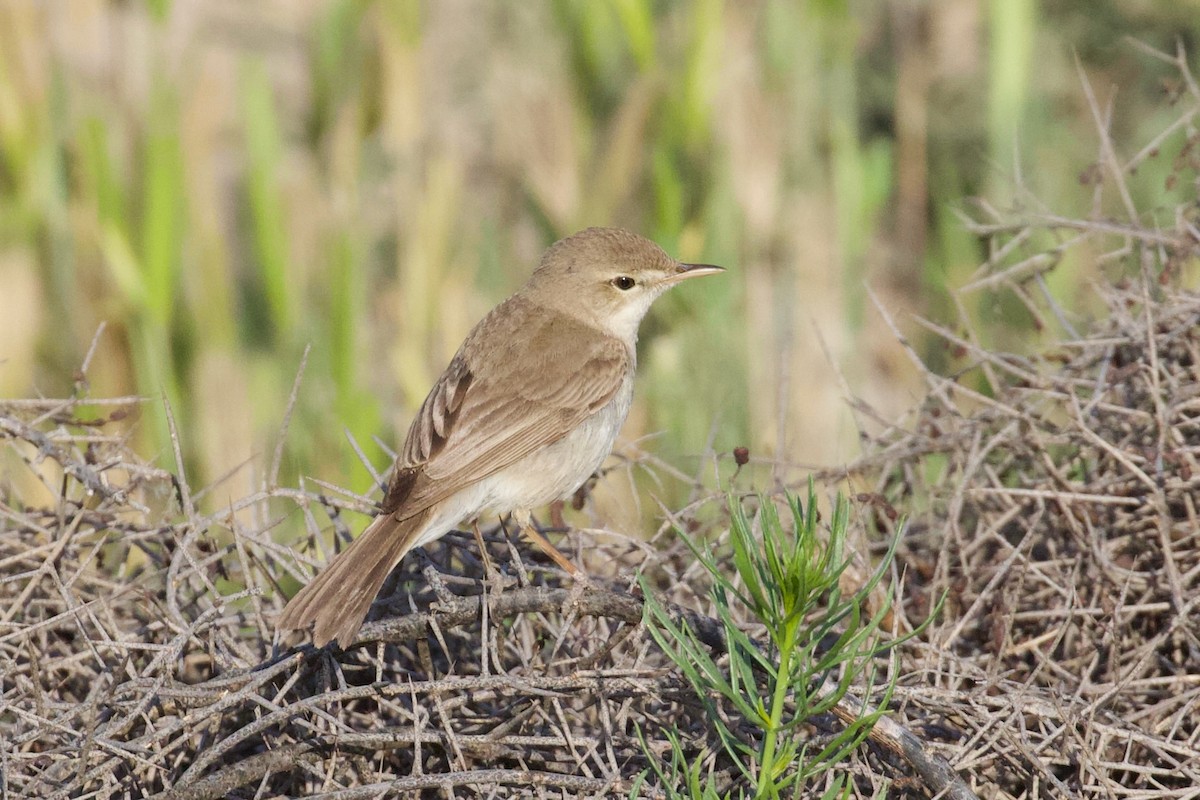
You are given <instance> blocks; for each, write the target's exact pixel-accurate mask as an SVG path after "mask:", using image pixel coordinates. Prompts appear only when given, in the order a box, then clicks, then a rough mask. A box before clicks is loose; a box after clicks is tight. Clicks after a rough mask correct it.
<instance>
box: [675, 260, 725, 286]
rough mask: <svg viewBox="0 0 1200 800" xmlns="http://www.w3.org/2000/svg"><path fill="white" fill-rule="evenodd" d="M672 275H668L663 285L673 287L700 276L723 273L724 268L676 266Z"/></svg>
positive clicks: (700, 265) (703, 265)
mask: <svg viewBox="0 0 1200 800" xmlns="http://www.w3.org/2000/svg"><path fill="white" fill-rule="evenodd" d="M675 269H676V272H675V274H674V275H668V276H667V277H666V278H665V279H664V280H663V283H666V284H669V285H674V284H676V283H679V282H680V281H684V280H687V279H688V278H699V277H700V276H702V275H716V274H717V273H718V272H724V271H725V268H724V267H718V266H714V265H712V264H678V265H676V267H675Z"/></svg>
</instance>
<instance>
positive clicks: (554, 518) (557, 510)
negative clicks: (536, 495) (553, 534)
mask: <svg viewBox="0 0 1200 800" xmlns="http://www.w3.org/2000/svg"><path fill="white" fill-rule="evenodd" d="M565 505H566V503H564V502H563V501H562V500H555V501H554V502H553V503H551V504H550V525H551V526H552V527H555V528H561V529H563V530H566V528H567V520H566V519H565V518H563V506H565Z"/></svg>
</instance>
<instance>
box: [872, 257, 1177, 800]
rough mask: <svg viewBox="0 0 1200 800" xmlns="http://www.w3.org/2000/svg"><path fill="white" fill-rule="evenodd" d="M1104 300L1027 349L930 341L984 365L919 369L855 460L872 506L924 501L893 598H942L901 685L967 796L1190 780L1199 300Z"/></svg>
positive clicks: (1144, 791)
mask: <svg viewBox="0 0 1200 800" xmlns="http://www.w3.org/2000/svg"><path fill="white" fill-rule="evenodd" d="M1100 291H1101V292H1102V293H1103V295H1104V300H1105V304H1106V306H1107V308H1108V311H1109V315H1108V317H1107V319H1106V320H1104V321H1103V322H1102V323H1100V324H1099V325H1097V326H1096V327H1095V328H1094V329H1093V330H1092V332H1091V333H1090V334H1089V335H1087V336H1085V337H1082V338H1079V339H1078V340H1076V341H1070V342H1066V343H1063V344H1061V345H1058V346H1055V347H1053V348H1051V349H1050V350H1049V351H1047V352H1045V353H1043V354H1042V355H1041V356H1039V357H1036V358H1017V357H1014V356H1006V355H997V354H994V353H989V352H986V351H984V350H981V349H979V348H977V347H974V346H973V345H972V344H971V342H970V340H969V338H965V337H964V338H957V337H954V336H952V335H951V334H949V333H947V332H943V333H945V335H946V337H947V339H948V346H952V347H958V348H961V349H962V351H964V352H968V353H969V355H970V358H971V360H972V361H973V363H974V364H975V365H977V367H976V368H975V369H973V370H971V371H969V373H967V374H964V375H960V376H958V377H957V378H955V379H948V378H943V377H939V376H936V375H933V374H932V373H927V377H928V388H929V392H928V396H927V397H926V399H925V401H924V403H923V404H922V406H921V408H920V411H919V413H918V414H917V415H916V418H915V421H914V424H913V426H911V427H910V428H907V429H898V428H897V429H892V430H891V431H889V432H888V433H887V434H885V435H884V436H883V437H881V439H880V440H879V441H877V442H875V447H876V453H875V454H873V455H872V456H871V457H870V458H869V459H867V460H866V461H865V462H864V463H863V464H861V465H859V466H860V467H862V468H863V474H871V475H875V476H877V477H876V480H878V481H879V484H878V486H877V487H876V488H877V489H878V494H876V495H874V496H873V497H870V498H867V499H868V501H872V500H873V501H874V502H875V503H876V504H877V505H881V506H883V507H888V508H890V507H891V506H896V507H900V508H903V509H910V508H920V509H922V511H920V512H919V513H917V515H916V516H915V517H913V518H912V520H911V525H910V527H909V529H908V530H907V532H906V533H905V535H904V538H903V541H902V544H901V549H900V553H899V555H898V566H899V568H900V569H902V570H903V590H902V598H903V604H902V608H903V609H904V610H905V611H906V612H907V613H908V614H910V615H912V616H913V618H917V619H919V618H921V617H922V616H923V614H924V613H925V610H926V609H928V608H929V607H930V604H931V603H932V602H933V601H934V600H935V599H936V598H937V597H943V596H944V597H945V598H946V606H945V610H944V613H943V614H942V616H941V617H940V619H939V620H938V621H937V622H936V623H935V624H934V625H933V626H932V627H931V628H930V629H929V630H928V631H927V635H926V637H925V641H926V643H927V647H928V649H927V650H925V652H924V654H923V655H922V656H921V657H918V658H915V659H913V660H912V661H911V662H908V665H909V666H910V668H911V669H912V670H913V672H912V673H910V674H909V675H908V676H907V677H906V678H905V679H904V680H903V689H902V690H901V692H900V695H901V696H902V697H903V698H904V700H905V703H906V709H907V710H908V711H909V712H910V713H914V714H915V715H916V716H919V717H921V718H923V719H925V720H927V721H928V722H929V724H930V725H932V726H934V728H938V727H941V728H943V729H944V730H945V731H946V732H947V733H948V734H950V735H949V736H947V737H946V739H945V740H946V741H947V742H953V743H954V751H955V755H954V757H953V759H952V760H953V762H954V764H955V766H956V767H957V768H958V769H959V770H960V771H961V772H962V773H963V774H964V775H971V776H973V777H974V785H975V788H976V790H977V791H978V793H979V795H980V796H981V797H1055V798H1060V797H1086V798H1091V797H1096V798H1101V797H1106V798H1126V797H1129V798H1132V797H1140V798H1151V797H1153V798H1168V797H1196V796H1197V791H1198V790H1200V789H1198V787H1200V539H1198V537H1200V520H1198V518H1197V496H1198V495H1197V489H1198V488H1200V461H1198V459H1200V297H1197V295H1196V294H1193V293H1189V292H1182V291H1179V290H1173V289H1164V288H1162V287H1160V286H1158V285H1157V284H1153V285H1152V284H1150V283H1149V282H1147V281H1141V282H1135V283H1130V284H1127V285H1125V284H1123V285H1120V286H1115V287H1105V288H1102V289H1100ZM982 387H987V388H986V389H984V388H982ZM917 709H919V711H917ZM931 730H932V729H931Z"/></svg>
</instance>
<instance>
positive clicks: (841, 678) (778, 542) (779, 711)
mask: <svg viewBox="0 0 1200 800" xmlns="http://www.w3.org/2000/svg"><path fill="white" fill-rule="evenodd" d="M786 501H787V505H788V508H789V509H790V511H791V515H792V524H791V525H790V526H785V525H784V524H783V522H782V521H781V520H780V518H779V514H778V512H777V510H776V507H775V504H774V502H773V501H772V500H771V498H769V497H765V496H760V497H759V512H758V515H757V520H758V526H759V527H760V528H761V530H762V537H761V540H760V539H759V538H758V537H756V536H755V531H754V525H753V524H752V520H751V519H750V517H748V516H747V513H746V510H745V508H744V506H743V504H742V500H741V499H739V498H737V497H734V496H733V495H732V494H731V495H730V496H729V499H728V506H729V511H730V518H731V525H730V531H729V539H730V546H731V548H732V564H733V566H734V568H735V570H736V575H728V574H727V568H726V567H725V566H724V565H723V564H722V563H718V560H717V559H716V557H715V556H714V554H713V552H712V550H711V549H709V548H701V547H700V546H699V545H697V544H696V542H694V541H693V540H692V539H691V538H690V537H688V536H687V534H686V533H684V532H682V531H679V536H680V537H681V538H682V539H683V540H684V542H685V543H686V544H687V546H688V547H689V548H690V549H691V551H692V552H693V553H694V554H695V556H696V557H697V558H698V559H699V560H700V562H701V563H702V564H703V565H704V567H705V569H706V570H707V571H708V573H709V575H710V576H711V578H712V581H713V586H712V590H711V596H712V599H713V602H714V605H715V606H716V609H717V616H718V617H719V619H720V621H721V624H722V627H723V631H724V638H725V643H726V652H727V653H728V661H727V663H725V664H721V663H718V661H717V659H716V658H714V656H713V655H712V654H711V653H710V651H709V648H708V647H707V646H706V645H705V644H703V643H702V642H701V641H700V640H699V638H697V636H696V634H695V632H693V630H692V629H691V628H690V627H689V626H688V624H687V623H686V622H685V621H683V620H680V619H678V618H677V616H673V615H672V614H671V612H670V611H669V610H668V609H667V608H666V607H665V606H664V605H663V603H662V602H660V601H659V600H658V599H656V598H655V596H654V593H653V591H652V587H651V586H650V584H649V582H648V581H647V580H646V578H645V576H643V577H642V578H641V583H642V590H643V592H644V595H645V597H646V603H645V612H644V617H643V619H644V621H645V624H646V626H647V628H648V630H649V631H650V634H651V636H653V637H654V640H655V641H656V642H657V643H658V645H659V647H661V648H662V650H663V652H664V653H666V654H667V656H668V657H669V658H670V659H671V660H672V661H673V662H674V663H675V664H676V665H677V666H678V667H679V669H680V671H681V672H682V674H683V675H684V677H685V678H686V679H687V681H688V683H689V684H690V685H691V687H692V689H693V690H694V691H695V693H696V696H697V697H698V698H699V700H700V703H701V705H702V707H703V709H704V713H705V716H706V717H707V721H708V723H709V724H710V725H711V727H712V730H713V731H714V732H715V733H716V735H717V738H718V739H719V741H720V745H721V747H722V749H723V750H724V751H725V753H726V754H727V755H728V756H729V758H730V759H731V760H732V762H733V763H734V764H735V765H736V766H737V769H738V771H739V772H740V773H741V775H742V776H743V777H744V778H745V780H746V782H747V783H748V784H749V786H750V787H753V788H752V789H751V790H749V791H747V790H746V789H745V788H742V789H740V790H739V791H738V793H737V795H736V796H738V797H754V798H778V797H783V796H792V797H794V796H798V795H799V793H800V792H801V791H802V790H803V789H804V787H805V785H806V784H807V783H808V782H809V781H810V780H812V779H814V778H816V777H818V776H820V775H822V774H824V773H826V772H827V771H829V770H830V769H831V768H832V767H834V766H835V765H837V764H838V763H839V762H841V761H842V760H844V759H845V758H846V757H847V756H848V755H849V754H850V753H851V752H852V751H853V750H854V749H855V748H856V747H857V746H858V745H859V744H860V743H861V742H862V740H863V739H864V738H866V736H867V735H868V734H869V733H870V730H871V728H872V726H873V725H874V724H875V721H876V720H877V719H878V718H879V717H880V715H881V714H882V713H883V709H885V708H887V705H888V702H889V701H890V699H891V695H892V691H893V689H894V688H895V680H896V677H895V676H896V674H897V670H896V669H892V670H891V671H890V676H891V677H889V678H888V680H887V681H886V682H885V683H884V685H883V687H882V689H883V691H882V697H881V698H879V702H878V705H877V706H876V707H875V708H874V709H872V708H870V707H868V706H867V705H866V698H867V697H870V696H871V694H872V692H873V690H874V689H875V688H876V657H877V656H879V655H881V654H885V653H889V652H890V653H891V654H892V659H893V660H894V659H895V658H896V656H895V650H894V648H895V647H896V645H897V644H899V643H901V642H902V641H904V640H905V639H907V638H909V637H911V636H914V635H916V634H917V633H919V632H920V630H921V629H923V627H924V625H922V626H920V627H919V628H918V629H917V630H916V631H914V632H912V633H909V634H907V635H906V636H904V637H901V638H900V639H898V640H897V639H883V638H882V637H881V636H880V625H881V623H882V621H883V620H884V618H885V617H886V615H887V612H888V610H889V609H890V608H891V595H890V593H889V594H888V595H887V596H886V598H885V599H884V602H883V603H881V604H880V607H879V609H878V610H877V611H876V612H875V613H874V615H873V616H871V617H870V618H869V619H864V618H863V612H862V608H863V606H864V603H866V602H867V600H868V598H869V596H870V595H871V593H872V592H873V590H874V589H875V587H876V586H877V585H878V584H879V581H880V580H881V579H882V577H883V575H884V573H885V571H886V570H887V568H888V566H889V565H890V563H891V560H892V557H893V555H894V554H895V547H896V542H897V541H898V539H899V535H900V534H899V532H898V533H897V535H896V537H895V538H893V540H892V542H891V545H890V547H889V548H888V551H887V553H886V554H885V555H884V557H883V559H882V561H881V563H880V565H879V568H878V569H877V570H875V572H874V573H873V574H872V575H871V577H870V579H869V580H868V581H866V582H865V583H863V584H862V585H861V586H859V588H858V589H857V590H855V591H854V592H853V593H850V594H845V595H844V594H843V593H842V590H841V588H840V587H839V579H840V578H841V576H842V573H843V572H844V571H845V570H846V567H847V566H848V565H849V563H850V558H849V557H847V556H846V555H845V541H846V526H847V522H848V519H849V504H848V503H847V501H846V500H845V499H844V498H843V497H842V496H840V495H839V496H838V498H837V500H836V502H835V503H834V509H833V518H832V520H831V522H830V525H829V529H828V535H827V536H822V535H821V534H820V531H819V528H818V524H819V515H818V511H817V503H816V489H815V487H814V485H813V483H812V481H811V480H810V481H809V486H808V500H807V502H806V503H803V504H802V503H801V502H800V501H799V500H798V499H797V498H795V497H794V496H792V495H790V494H789V495H787V496H786ZM902 529H903V528H902V526H901V530H902ZM734 603H738V604H740V605H741V606H742V607H743V608H744V609H745V610H746V611H748V612H749V616H750V617H751V618H752V619H754V620H756V621H757V622H758V623H759V624H761V625H762V626H763V628H764V629H765V641H763V642H758V641H755V640H754V639H752V638H751V637H750V636H749V635H748V634H747V633H746V632H745V631H743V630H742V628H740V627H739V626H738V625H737V624H736V623H735V622H734ZM935 613H936V611H935ZM860 678H863V679H864V681H863V684H862V685H861V686H860V689H861V691H862V695H861V697H862V698H863V699H862V700H860V701H858V702H859V703H860V704H861V712H862V713H861V715H860V716H858V718H857V719H856V720H855V721H854V722H853V723H851V724H849V725H847V726H846V727H845V728H844V729H843V730H841V731H840V732H838V733H836V734H835V735H832V736H831V737H829V738H822V739H819V740H817V739H811V738H810V737H808V736H807V735H806V734H805V732H804V731H803V730H802V726H803V725H804V724H805V722H806V721H808V720H811V719H812V718H814V717H816V716H818V715H821V714H825V713H827V712H830V711H831V710H832V709H833V708H834V707H835V706H836V705H838V704H839V703H842V702H843V701H846V700H847V696H848V694H849V692H850V689H851V687H852V686H855V685H856V684H857V683H858V681H859V679H860ZM849 702H855V701H854V700H853V699H852V698H851V699H850V700H849ZM730 712H735V713H730ZM741 723H744V724H741ZM747 726H748V727H749V729H751V730H752V734H751V735H747V733H746V730H747ZM735 728H736V730H735ZM668 737H669V741H670V744H671V753H670V760H669V762H668V763H663V762H662V761H661V760H660V759H659V758H658V757H656V756H654V755H653V754H651V753H650V752H649V751H648V750H646V753H647V756H648V758H649V760H650V769H651V771H653V773H654V775H655V777H656V778H657V780H658V782H659V784H660V785H661V787H662V788H663V790H664V791H665V792H666V795H667V797H669V798H672V800H674V798H685V797H686V798H719V797H729V796H730V795H729V794H728V793H726V794H721V793H719V792H718V790H717V788H716V786H715V783H714V776H711V775H710V776H707V777H702V776H701V771H702V770H701V760H702V759H703V755H704V754H701V756H700V757H698V758H697V759H695V760H694V761H693V762H691V763H689V761H688V758H687V756H686V754H685V752H684V748H683V743H682V742H681V739H680V737H679V736H678V734H673V735H672V734H668ZM643 749H644V750H645V747H644V746H643ZM647 777H648V773H643V776H642V778H643V780H642V781H639V786H640V785H641V784H642V783H644V780H645V779H646V778H647ZM849 788H850V787H849V785H848V784H847V783H846V781H845V776H841V775H839V776H836V777H833V778H832V780H830V782H829V785H828V788H827V790H826V791H825V793H824V794H823V795H822V797H825V798H833V797H839V796H846V795H847V794H848V792H849Z"/></svg>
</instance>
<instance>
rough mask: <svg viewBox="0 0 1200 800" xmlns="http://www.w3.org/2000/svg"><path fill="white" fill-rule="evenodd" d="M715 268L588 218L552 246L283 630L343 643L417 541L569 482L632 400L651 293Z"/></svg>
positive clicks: (427, 408)
mask: <svg viewBox="0 0 1200 800" xmlns="http://www.w3.org/2000/svg"><path fill="white" fill-rule="evenodd" d="M717 270H718V268H716V267H707V266H703V265H687V264H680V263H679V262H677V261H675V260H673V259H671V258H670V257H669V256H667V254H666V253H664V252H663V251H662V250H661V249H660V248H659V247H658V246H657V245H655V244H654V243H653V242H650V241H648V240H646V239H643V238H641V237H640V236H635V235H634V234H631V233H627V232H625V231H618V230H615V229H606V228H589V229H588V230H586V231H583V232H582V233H579V234H576V235H575V236H572V237H569V238H567V239H564V240H562V241H560V242H558V243H556V244H555V245H554V246H553V247H551V248H550V249H549V250H548V251H547V252H546V255H545V256H544V257H543V259H542V263H541V265H540V266H539V267H538V269H537V270H536V271H535V272H534V274H533V275H532V276H531V277H530V279H529V282H528V283H526V284H525V286H524V287H523V288H522V289H521V290H520V291H518V292H517V293H516V294H514V295H513V296H512V297H510V298H509V299H507V300H505V301H504V302H503V303H501V304H500V305H499V306H497V307H496V308H494V309H493V310H492V311H491V312H490V313H489V314H488V315H487V316H486V317H484V318H483V319H482V320H481V321H480V322H479V324H477V325H476V326H475V328H474V329H472V331H471V333H470V334H469V335H468V336H467V338H466V340H465V341H464V342H463V344H462V346H461V347H460V348H459V350H458V353H457V354H456V355H455V356H454V359H453V360H452V361H451V362H450V365H449V366H448V367H446V370H445V371H444V372H443V373H442V375H441V377H440V378H439V379H438V381H437V383H436V384H435V385H434V387H433V389H432V390H430V392H429V396H428V397H426V398H425V402H424V403H423V404H422V405H421V408H420V410H419V411H418V412H417V415H416V417H415V418H414V419H413V422H412V425H411V426H410V427H409V430H408V437H407V439H406V440H405V444H404V447H403V449H402V451H401V455H400V457H399V458H398V459H397V461H396V465H395V468H394V470H393V473H392V478H391V480H390V482H389V485H388V490H387V493H386V495H385V496H384V499H383V504H382V511H381V513H380V515H379V516H378V517H376V518H375V520H374V521H373V522H372V523H371V524H370V525H369V526H368V527H367V529H366V530H365V531H363V533H362V535H361V536H359V538H358V539H357V540H355V542H354V543H353V544H351V545H350V547H349V548H347V549H346V551H345V552H343V553H341V554H340V555H339V556H338V557H337V558H335V559H334V560H333V562H332V563H331V564H330V565H329V566H328V567H327V568H326V569H325V570H324V571H323V572H322V573H321V574H319V575H318V576H317V577H316V578H315V579H313V580H312V581H311V582H310V583H309V584H308V585H307V586H305V587H304V588H303V589H301V590H300V592H299V593H298V594H297V595H296V596H295V597H293V598H292V600H291V601H290V602H289V603H288V605H287V607H286V608H285V609H284V611H283V614H282V615H281V616H280V618H279V622H278V624H277V627H278V628H279V629H281V630H282V629H292V628H304V627H307V626H308V625H310V624H311V625H313V641H314V642H315V643H316V644H317V645H318V646H321V645H324V644H325V643H327V642H329V641H331V640H333V639H336V640H337V641H338V643H339V644H340V645H341V646H342V647H346V646H348V645H349V644H350V643H351V642H352V641H353V639H354V635H355V633H357V631H358V628H359V627H360V626H361V624H362V620H363V619H364V618H365V617H366V614H367V611H368V610H369V609H370V606H371V602H372V600H373V599H374V597H375V595H376V594H377V593H378V591H379V587H380V586H381V585H382V584H383V581H384V580H385V579H386V578H387V576H388V573H390V572H391V570H392V568H393V567H395V566H396V564H398V563H399V562H400V560H401V559H402V558H403V557H404V555H405V554H406V553H407V552H408V551H409V550H411V549H412V548H413V547H417V546H420V545H422V544H425V543H427V542H429V541H432V540H434V539H436V538H438V537H440V536H442V535H444V534H445V533H446V532H447V531H448V530H450V528H451V527H452V526H454V525H456V524H458V523H459V522H461V521H463V520H464V519H471V518H474V517H476V516H478V515H479V514H480V513H482V512H483V511H484V510H486V509H494V510H496V511H499V512H507V511H516V512H522V516H527V514H528V510H529V509H531V508H535V507H538V506H540V505H544V504H545V503H548V502H550V501H552V500H555V499H558V498H560V497H564V496H566V495H569V494H570V493H571V492H573V491H574V490H575V489H576V488H577V487H578V486H579V485H580V484H581V483H582V482H583V481H584V480H586V479H587V478H588V477H589V476H590V475H591V474H592V473H593V472H594V471H595V470H596V469H597V468H598V467H599V466H600V463H601V462H602V461H603V459H604V458H605V457H606V456H607V455H608V453H609V451H610V450H611V448H612V444H613V441H614V440H615V438H616V435H617V432H618V431H619V429H620V427H621V424H622V423H623V422H624V419H625V415H626V414H627V413H628V411H629V405H630V401H631V397H632V386H633V372H634V366H635V363H636V351H635V347H634V346H635V343H636V340H637V325H638V323H639V322H640V321H641V319H642V317H643V316H644V315H645V313H646V310H648V309H649V307H650V303H651V302H653V300H654V298H655V297H657V296H658V295H659V294H661V293H662V292H663V291H665V290H666V289H667V288H669V286H671V285H673V284H674V283H676V282H678V281H679V280H681V279H682V278H684V277H688V276H691V275H703V274H710V273H712V272H715V271H717ZM630 284H632V285H630Z"/></svg>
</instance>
